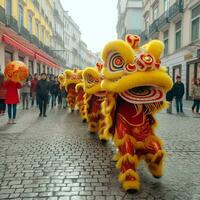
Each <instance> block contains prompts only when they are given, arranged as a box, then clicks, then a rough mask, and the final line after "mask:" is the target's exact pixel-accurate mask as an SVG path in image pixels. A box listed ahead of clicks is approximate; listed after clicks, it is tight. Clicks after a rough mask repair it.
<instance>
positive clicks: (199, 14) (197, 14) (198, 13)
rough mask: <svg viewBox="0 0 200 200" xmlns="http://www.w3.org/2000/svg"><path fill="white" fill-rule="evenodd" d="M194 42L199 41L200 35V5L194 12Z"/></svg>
mask: <svg viewBox="0 0 200 200" xmlns="http://www.w3.org/2000/svg"><path fill="white" fill-rule="evenodd" d="M191 28H192V34H191V36H192V38H191V39H192V41H194V40H197V39H199V33H200V5H199V6H197V7H196V8H194V9H193V10H192V27H191Z"/></svg>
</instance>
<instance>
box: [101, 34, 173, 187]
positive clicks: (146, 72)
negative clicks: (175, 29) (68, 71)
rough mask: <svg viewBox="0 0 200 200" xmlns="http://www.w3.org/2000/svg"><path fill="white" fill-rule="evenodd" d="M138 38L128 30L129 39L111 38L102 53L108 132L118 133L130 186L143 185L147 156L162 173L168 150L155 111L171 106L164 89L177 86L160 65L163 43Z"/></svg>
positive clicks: (123, 174)
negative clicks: (158, 131)
mask: <svg viewBox="0 0 200 200" xmlns="http://www.w3.org/2000/svg"><path fill="white" fill-rule="evenodd" d="M139 43H140V38H139V37H138V36H132V35H127V37H126V40H125V41H123V40H116V41H113V42H110V43H108V44H107V45H106V46H105V48H104V50H103V52H102V58H103V61H104V69H103V72H102V73H103V77H104V79H103V80H102V84H101V87H102V89H103V90H105V91H107V94H106V98H105V102H104V103H103V105H102V111H103V115H104V117H105V118H106V126H105V128H104V132H105V133H106V134H111V135H113V140H114V143H115V146H116V147H117V150H118V153H117V154H116V156H115V157H114V159H115V161H117V163H116V166H117V168H118V169H119V171H120V174H119V181H120V182H121V183H122V186H123V188H124V189H125V190H139V188H140V178H139V175H138V173H137V171H136V170H137V167H138V165H139V162H140V160H142V159H144V160H145V161H146V163H147V165H148V169H149V171H150V172H151V174H152V175H153V176H154V177H156V178H159V177H161V176H162V175H163V161H164V155H165V152H164V150H163V144H162V141H161V139H160V138H159V137H158V136H156V134H155V127H156V119H155V118H154V115H155V113H156V112H158V111H160V110H161V109H162V108H164V107H165V106H166V102H165V93H166V92H167V91H168V90H170V88H171V87H172V81H171V79H170V77H169V76H168V75H167V73H166V70H165V69H164V67H161V66H160V57H161V54H162V52H163V49H164V45H163V43H162V42H160V41H158V40H152V41H151V42H149V43H147V44H146V45H144V46H142V47H139Z"/></svg>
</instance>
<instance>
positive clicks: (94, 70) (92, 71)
mask: <svg viewBox="0 0 200 200" xmlns="http://www.w3.org/2000/svg"><path fill="white" fill-rule="evenodd" d="M102 69H103V65H101V64H97V65H96V67H87V68H86V69H85V70H84V71H83V80H84V87H85V92H86V93H87V94H94V95H96V96H102V95H104V91H103V90H102V88H101V81H102V80H103V76H102V73H101V72H102Z"/></svg>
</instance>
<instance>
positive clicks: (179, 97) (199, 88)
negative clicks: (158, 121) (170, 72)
mask: <svg viewBox="0 0 200 200" xmlns="http://www.w3.org/2000/svg"><path fill="white" fill-rule="evenodd" d="M184 93H185V87H184V84H183V83H182V82H181V76H177V77H176V82H175V83H174V85H173V87H172V89H171V90H170V91H169V92H168V93H167V94H166V99H167V101H168V102H169V103H170V105H169V107H168V109H167V112H168V113H170V114H171V113H172V101H173V99H175V102H176V112H177V114H184V112H183V96H184ZM191 95H192V99H193V105H192V113H194V114H200V113H199V109H200V78H197V79H195V80H194V83H193V85H192V88H191Z"/></svg>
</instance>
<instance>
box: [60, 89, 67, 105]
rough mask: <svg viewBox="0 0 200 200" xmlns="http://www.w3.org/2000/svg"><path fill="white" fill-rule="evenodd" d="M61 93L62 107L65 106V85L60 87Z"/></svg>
mask: <svg viewBox="0 0 200 200" xmlns="http://www.w3.org/2000/svg"><path fill="white" fill-rule="evenodd" d="M61 95H62V107H63V109H65V108H67V91H66V89H65V86H62V87H61Z"/></svg>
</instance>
